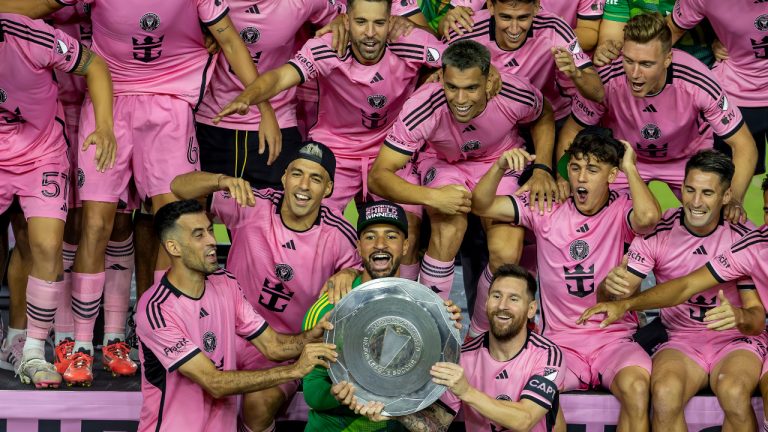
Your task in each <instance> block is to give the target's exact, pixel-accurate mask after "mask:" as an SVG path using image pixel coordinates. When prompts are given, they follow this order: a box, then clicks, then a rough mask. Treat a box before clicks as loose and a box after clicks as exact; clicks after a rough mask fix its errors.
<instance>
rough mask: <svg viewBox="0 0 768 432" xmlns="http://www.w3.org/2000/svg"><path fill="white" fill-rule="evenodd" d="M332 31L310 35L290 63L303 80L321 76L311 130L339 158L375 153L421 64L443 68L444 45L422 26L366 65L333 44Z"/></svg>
mask: <svg viewBox="0 0 768 432" xmlns="http://www.w3.org/2000/svg"><path fill="white" fill-rule="evenodd" d="M331 39H332V36H331V35H330V34H327V35H325V36H322V37H319V38H314V39H310V40H309V41H308V42H307V43H306V44H305V45H304V47H303V48H302V49H301V50H300V51H299V52H298V53H296V56H295V57H294V58H293V59H292V60H291V61H290V62H289V64H291V65H293V66H294V67H295V68H296V70H297V71H298V72H299V75H301V80H302V82H303V81H307V80H315V79H317V80H318V84H319V88H320V103H319V108H318V109H319V111H318V119H317V124H316V125H315V126H314V127H313V128H312V129H311V130H310V131H309V136H310V138H311V139H313V140H315V141H319V142H321V143H323V144H325V145H327V146H328V147H329V148H330V149H331V150H333V153H334V154H335V155H336V157H344V158H361V157H370V158H375V157H376V155H377V154H378V152H379V147H380V145H381V143H382V141H384V137H385V136H386V135H387V131H388V130H389V128H390V126H391V125H392V123H394V121H395V119H396V118H397V115H398V114H399V113H400V110H401V109H402V107H403V104H404V103H405V101H406V100H407V99H408V97H409V96H410V95H411V93H413V90H414V89H415V87H416V80H417V79H418V76H419V71H420V70H421V68H422V67H431V68H437V67H440V65H441V61H440V56H441V55H442V52H443V49H444V44H443V43H442V42H440V41H438V40H437V39H435V37H434V36H432V35H431V34H429V33H427V32H426V31H423V30H420V29H414V30H413V31H412V32H411V34H410V35H408V36H403V37H401V38H400V39H398V40H397V42H395V43H389V44H387V47H386V49H385V51H384V54H383V57H382V58H381V60H379V62H378V63H376V64H375V65H370V66H366V65H363V64H362V63H360V62H358V61H357V60H356V59H355V58H354V54H353V53H352V49H351V48H348V49H347V52H346V54H345V55H344V57H342V58H339V57H337V56H336V53H335V51H334V50H333V48H331Z"/></svg>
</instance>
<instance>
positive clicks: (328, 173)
mask: <svg viewBox="0 0 768 432" xmlns="http://www.w3.org/2000/svg"><path fill="white" fill-rule="evenodd" d="M335 170H336V164H335V159H334V156H333V152H331V150H330V149H328V148H327V147H326V146H324V145H323V144H321V143H317V142H306V143H304V146H303V147H301V149H299V152H298V154H297V155H296V156H295V157H294V159H293V160H292V161H291V162H290V163H289V164H288V168H287V169H286V170H285V172H284V173H283V176H282V179H281V181H282V186H283V188H284V192H283V191H276V190H273V189H260V190H252V189H251V186H250V184H248V182H247V181H245V180H243V179H240V178H235V177H229V176H225V175H223V174H213V173H207V172H194V173H189V174H184V175H182V176H179V177H177V178H176V179H175V180H174V181H173V183H172V185H171V189H172V190H173V192H174V193H175V194H176V195H177V196H179V197H180V198H187V199H192V198H201V197H209V207H210V211H211V213H213V214H214V215H215V216H217V217H218V218H219V219H220V220H221V221H222V222H223V223H224V224H225V225H226V226H227V228H228V229H229V230H230V233H231V236H232V247H231V249H230V251H229V256H228V258H227V269H228V270H229V271H231V272H232V274H234V275H235V277H237V279H238V280H240V281H242V284H243V290H244V292H245V296H246V298H247V299H249V301H250V302H251V304H252V305H253V307H254V308H255V309H256V311H257V312H258V313H259V315H261V316H262V317H264V319H265V320H266V321H267V323H269V325H270V326H271V327H272V328H274V329H275V330H276V331H278V332H282V333H297V332H299V331H301V318H302V317H303V316H304V314H305V313H306V312H307V310H308V309H309V307H310V306H311V305H312V303H313V302H314V301H315V300H316V299H317V297H318V296H319V295H320V291H321V289H322V287H323V284H324V283H325V282H326V281H327V280H328V279H329V278H330V277H331V276H332V275H334V273H336V272H339V271H342V269H347V268H350V267H356V268H359V266H360V256H359V255H358V253H357V250H356V236H355V231H354V229H353V228H352V227H351V226H350V225H349V223H348V222H347V221H346V220H345V219H344V218H343V217H342V216H340V215H338V214H337V213H336V212H334V211H332V210H331V209H329V208H328V207H326V206H324V205H322V204H321V202H322V200H323V199H324V198H325V197H327V196H328V195H330V194H331V193H332V192H333V190H334V182H333V180H334V174H335ZM343 274H349V275H350V276H349V277H347V283H350V282H351V280H352V279H353V278H354V276H356V275H357V272H351V271H349V270H347V271H344V272H343ZM334 282H335V283H338V282H339V281H336V280H335V278H334V281H331V282H330V283H334ZM242 345H244V346H243V347H242V348H241V352H243V353H244V356H242V357H241V358H240V359H239V360H238V364H237V368H238V369H247V370H251V369H264V368H267V367H274V366H276V365H277V363H275V362H272V361H270V360H269V359H268V358H265V356H263V355H262V354H261V353H259V352H258V351H257V350H256V349H255V348H253V347H251V346H249V345H248V344H246V343H243V344H242ZM298 386H299V381H297V380H295V381H289V382H285V383H283V384H281V385H280V386H275V387H271V388H268V389H264V390H262V391H259V392H256V393H249V394H247V395H246V396H245V400H244V407H243V413H244V420H245V422H246V424H247V425H248V427H249V428H250V429H251V430H253V431H262V430H268V429H271V428H272V427H274V416H275V414H276V413H277V411H278V409H279V408H280V407H281V406H282V405H283V403H284V402H285V401H287V400H290V398H291V396H293V394H294V393H295V392H296V389H297V388H298Z"/></svg>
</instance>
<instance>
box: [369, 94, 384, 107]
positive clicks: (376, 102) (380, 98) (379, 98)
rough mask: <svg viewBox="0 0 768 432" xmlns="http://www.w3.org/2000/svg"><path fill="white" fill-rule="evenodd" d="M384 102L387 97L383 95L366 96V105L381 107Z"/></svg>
mask: <svg viewBox="0 0 768 432" xmlns="http://www.w3.org/2000/svg"><path fill="white" fill-rule="evenodd" d="M386 104H387V97H386V96H384V95H372V96H368V105H370V106H372V107H373V108H376V109H382V108H384V105H386Z"/></svg>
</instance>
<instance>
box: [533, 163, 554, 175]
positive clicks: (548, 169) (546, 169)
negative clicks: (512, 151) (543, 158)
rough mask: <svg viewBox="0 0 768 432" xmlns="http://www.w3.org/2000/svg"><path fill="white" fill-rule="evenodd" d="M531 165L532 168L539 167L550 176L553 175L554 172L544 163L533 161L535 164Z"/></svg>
mask: <svg viewBox="0 0 768 432" xmlns="http://www.w3.org/2000/svg"><path fill="white" fill-rule="evenodd" d="M532 167H533V169H540V170H542V171H546V172H547V174H549V175H551V176H554V173H553V172H552V168H550V167H548V166H546V165H544V164H540V163H535V164H533V165H532Z"/></svg>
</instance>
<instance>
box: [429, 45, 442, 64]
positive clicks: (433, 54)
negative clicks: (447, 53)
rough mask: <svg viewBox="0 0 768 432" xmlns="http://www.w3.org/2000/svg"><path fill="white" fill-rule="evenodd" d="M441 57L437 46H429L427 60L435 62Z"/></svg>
mask: <svg viewBox="0 0 768 432" xmlns="http://www.w3.org/2000/svg"><path fill="white" fill-rule="evenodd" d="M439 59H440V51H438V50H437V49H435V48H427V61H428V62H430V63H434V62H436V61H438V60H439Z"/></svg>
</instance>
